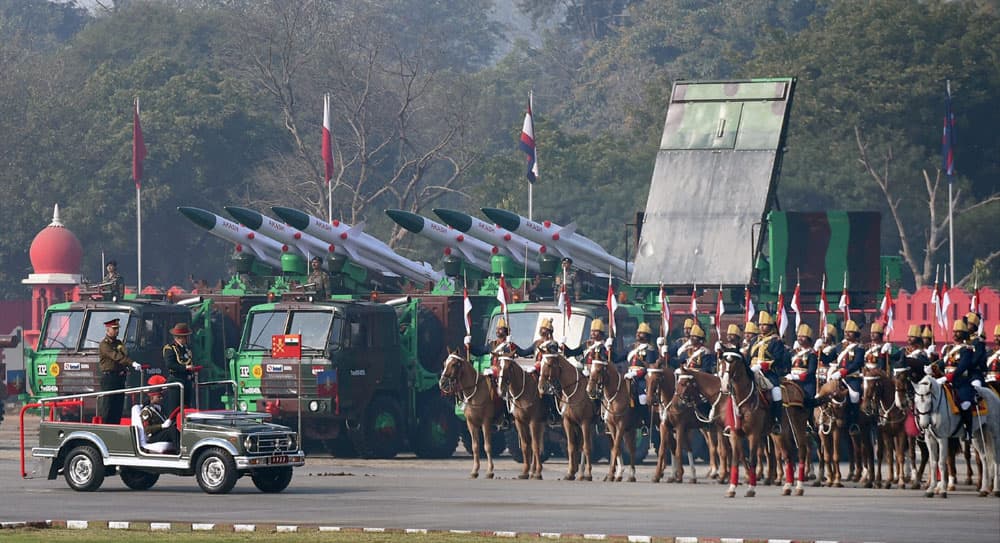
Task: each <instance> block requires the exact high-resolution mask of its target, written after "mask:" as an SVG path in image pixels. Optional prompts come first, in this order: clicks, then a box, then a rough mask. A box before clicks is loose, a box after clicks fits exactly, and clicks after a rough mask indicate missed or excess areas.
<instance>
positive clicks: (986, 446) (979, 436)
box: [913, 376, 1000, 498]
mask: <svg viewBox="0 0 1000 543" xmlns="http://www.w3.org/2000/svg"><path fill="white" fill-rule="evenodd" d="M915 389H916V394H915V398H914V405H913V410H914V413H915V414H916V415H917V424H918V425H919V426H920V428H921V430H922V431H923V433H924V440H925V441H926V442H927V450H928V452H929V457H930V465H931V469H930V470H929V471H930V484H929V485H928V487H927V492H926V496H927V497H928V498H932V497H934V494H935V493H939V494H940V495H941V497H942V498H947V497H948V490H947V486H946V485H945V482H944V480H938V474H939V473H940V474H941V475H942V476H945V475H947V473H948V438H950V437H952V436H954V435H955V434H956V433H958V432H959V431H960V429H961V425H962V422H961V418H960V417H959V416H958V415H955V414H952V412H951V406H950V405H949V404H948V400H947V399H946V398H945V392H944V387H943V386H942V385H941V384H939V383H938V382H937V380H936V379H934V378H933V377H931V376H926V377H924V378H923V379H921V380H920V382H919V383H917V386H916V387H915ZM980 390H981V391H982V392H981V394H982V395H983V396H984V397H985V398H986V401H987V405H988V411H989V413H988V415H985V416H976V417H973V421H972V445H973V447H975V449H976V451H978V452H979V454H980V456H981V457H982V459H983V471H984V473H983V478H982V480H983V482H982V487H981V488H980V492H979V495H980V496H987V495H989V492H988V491H987V488H988V487H989V486H992V488H993V490H994V493H997V491H998V489H1000V486H998V484H997V483H998V481H997V477H998V471H997V455H996V453H997V450H998V449H1000V444H998V438H1000V411H998V410H1000V398H998V397H997V395H996V394H992V393H991V392H986V391H985V390H983V389H980ZM935 467H937V469H936V470H935V469H934V468H935ZM997 495H998V496H1000V493H997Z"/></svg>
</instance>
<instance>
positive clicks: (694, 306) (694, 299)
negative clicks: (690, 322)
mask: <svg viewBox="0 0 1000 543" xmlns="http://www.w3.org/2000/svg"><path fill="white" fill-rule="evenodd" d="M688 312H689V313H691V318H692V319H694V320H695V321H697V320H698V285H694V286H692V287H691V306H690V307H689V308H688Z"/></svg>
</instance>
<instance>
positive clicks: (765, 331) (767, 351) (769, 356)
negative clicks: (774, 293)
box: [750, 311, 787, 434]
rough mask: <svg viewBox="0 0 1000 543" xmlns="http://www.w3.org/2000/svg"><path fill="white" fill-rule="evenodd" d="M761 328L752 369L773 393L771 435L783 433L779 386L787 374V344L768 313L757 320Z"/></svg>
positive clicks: (759, 381) (751, 357) (755, 344)
mask: <svg viewBox="0 0 1000 543" xmlns="http://www.w3.org/2000/svg"><path fill="white" fill-rule="evenodd" d="M757 325H758V326H760V337H759V338H757V342H756V343H754V344H753V347H751V348H750V369H751V370H753V372H754V373H756V374H758V375H760V376H761V377H763V379H758V380H757V381H758V384H759V385H761V386H762V387H763V385H765V384H767V385H769V386H767V387H766V388H767V389H768V390H770V391H771V403H770V414H771V433H772V434H779V433H781V387H780V386H778V383H779V381H778V378H779V377H778V376H779V375H784V374H785V373H787V372H786V368H787V365H786V353H785V351H786V349H785V344H784V343H783V342H782V341H781V338H780V337H778V334H776V333H775V329H774V318H773V317H771V315H770V314H769V313H768V312H767V311H761V312H760V316H759V317H758V318H757Z"/></svg>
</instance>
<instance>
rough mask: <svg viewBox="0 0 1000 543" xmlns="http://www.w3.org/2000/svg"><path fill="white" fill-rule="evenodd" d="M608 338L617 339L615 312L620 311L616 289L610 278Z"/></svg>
mask: <svg viewBox="0 0 1000 543" xmlns="http://www.w3.org/2000/svg"><path fill="white" fill-rule="evenodd" d="M607 306H608V332H609V335H608V337H615V312H616V311H618V299H617V298H616V297H615V287H614V285H612V284H611V278H610V277H608V302H607Z"/></svg>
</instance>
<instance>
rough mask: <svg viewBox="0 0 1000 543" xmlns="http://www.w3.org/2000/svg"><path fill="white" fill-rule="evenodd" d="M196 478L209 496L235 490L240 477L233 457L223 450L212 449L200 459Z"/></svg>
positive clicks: (196, 467)
mask: <svg viewBox="0 0 1000 543" xmlns="http://www.w3.org/2000/svg"><path fill="white" fill-rule="evenodd" d="M194 477H195V479H197V480H198V486H200V487H201V489H202V490H203V491H205V492H206V493H207V494H225V493H227V492H229V491H230V490H232V489H233V486H234V485H235V484H236V479H237V478H239V475H238V474H237V473H236V462H235V461H233V457H232V456H230V455H229V453H227V452H226V451H224V450H222V449H219V448H217V447H212V448H210V449H208V450H207V451H205V452H204V453H202V454H201V456H199V457H198V463H197V464H196V466H195V470H194Z"/></svg>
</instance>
